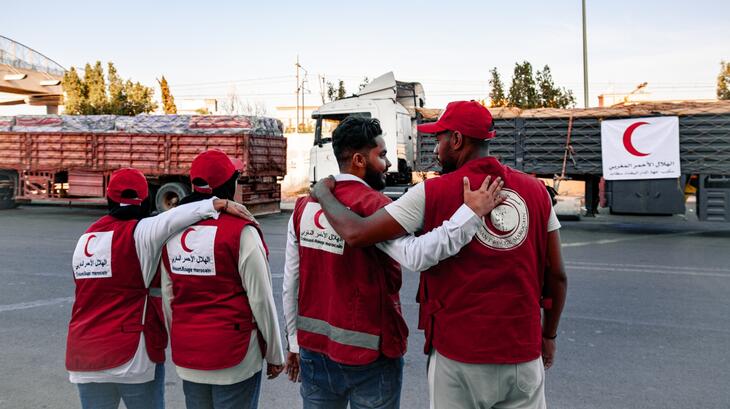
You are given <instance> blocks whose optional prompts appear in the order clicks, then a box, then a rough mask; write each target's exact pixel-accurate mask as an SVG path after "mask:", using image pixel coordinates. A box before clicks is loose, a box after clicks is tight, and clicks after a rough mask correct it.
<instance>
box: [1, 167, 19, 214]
mask: <svg viewBox="0 0 730 409" xmlns="http://www.w3.org/2000/svg"><path fill="white" fill-rule="evenodd" d="M17 184H18V174H17V173H16V172H15V171H14V170H0V209H12V208H14V207H15V206H17V203H15V186H17Z"/></svg>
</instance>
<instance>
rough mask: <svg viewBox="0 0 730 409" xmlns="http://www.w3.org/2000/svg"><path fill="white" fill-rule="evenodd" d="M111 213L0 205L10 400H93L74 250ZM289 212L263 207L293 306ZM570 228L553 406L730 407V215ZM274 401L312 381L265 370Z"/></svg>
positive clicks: (417, 367)
mask: <svg viewBox="0 0 730 409" xmlns="http://www.w3.org/2000/svg"><path fill="white" fill-rule="evenodd" d="M102 214H103V212H102V211H100V210H93V209H67V208H49V207H21V208H18V209H13V210H6V211H0V260H1V261H0V280H1V282H2V283H3V285H2V286H0V345H2V347H0V408H8V409H20V408H34V409H35V408H74V407H79V404H78V397H77V392H76V389H75V387H74V386H73V385H72V384H70V383H69V382H68V376H67V373H66V371H65V369H64V351H65V340H66V329H67V324H68V319H69V314H70V310H71V303H72V300H73V293H74V291H73V290H74V286H73V280H72V278H71V273H70V260H71V256H72V252H73V249H74V246H75V243H76V240H77V238H78V236H79V235H80V234H81V233H83V231H84V230H85V229H86V227H87V226H88V225H89V224H90V223H91V222H92V221H93V220H95V219H96V218H97V217H99V216H101V215H102ZM289 215H290V214H289V213H283V214H281V215H273V216H267V217H263V218H261V220H260V221H261V223H262V226H263V229H264V232H265V235H266V240H267V242H268V245H269V248H270V250H271V258H270V259H271V268H272V273H273V281H274V288H275V298H276V301H277V304H278V306H279V307H281V282H282V274H283V265H284V245H285V240H286V236H285V233H286V223H287V220H288V217H289ZM561 234H562V238H563V243H564V249H563V252H564V257H565V260H566V265H567V268H568V274H569V294H568V304H567V307H566V310H565V312H564V315H563V319H562V322H561V325H560V331H559V337H558V354H557V361H556V364H555V366H554V367H553V368H552V369H550V370H549V371H548V372H547V396H548V403H549V406H550V407H552V408H662V409H665V408H722V409H728V408H730V386H729V385H730V302H728V294H730V225H728V224H706V223H701V222H697V221H694V220H691V218H690V220H687V219H684V218H679V217H672V218H631V217H615V216H603V217H599V218H597V219H584V220H583V221H574V222H563V229H562V230H561ZM416 286H417V276H416V274H414V273H412V272H405V273H404V287H403V290H402V293H401V294H402V299H403V302H404V312H405V315H406V320H407V322H408V324H409V326H410V328H411V337H410V339H409V351H408V354H407V355H406V367H405V375H404V386H403V399H402V407H403V408H426V407H428V394H427V386H426V381H425V362H426V359H425V356H424V355H423V354H422V353H421V349H422V341H423V335H422V333H420V332H419V331H417V330H416V328H415V327H416V325H415V324H416V312H417V305H416V304H415V302H414V298H415V291H416ZM280 311H281V310H280ZM282 322H283V320H282ZM181 385H182V384H181V381H180V380H179V378H178V377H177V376H176V375H175V373H174V370H173V369H172V368H171V366H170V365H168V369H167V377H166V398H167V407H168V408H183V407H184V403H183V402H184V401H183V393H182V386H181ZM260 407H261V408H294V407H301V403H300V399H299V392H298V386H297V385H294V384H292V383H290V382H288V381H287V380H286V379H285V378H284V376H281V377H280V378H279V379H276V380H274V381H266V380H265V381H264V385H263V390H262V394H261V404H260Z"/></svg>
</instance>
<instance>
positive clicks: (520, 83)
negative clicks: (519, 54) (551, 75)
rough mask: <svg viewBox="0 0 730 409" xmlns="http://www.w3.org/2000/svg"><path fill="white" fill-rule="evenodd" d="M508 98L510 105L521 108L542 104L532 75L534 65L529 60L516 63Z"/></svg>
mask: <svg viewBox="0 0 730 409" xmlns="http://www.w3.org/2000/svg"><path fill="white" fill-rule="evenodd" d="M507 100H508V101H509V106H513V107H519V108H528V109H529V108H537V107H538V106H539V105H540V98H539V95H538V93H537V89H536V88H535V80H534V79H533V77H532V65H531V64H530V63H529V62H527V61H523V62H522V64H519V63H515V69H514V73H513V74H512V85H510V87H509V96H508V97H507Z"/></svg>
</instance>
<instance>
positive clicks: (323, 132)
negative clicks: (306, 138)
mask: <svg viewBox="0 0 730 409" xmlns="http://www.w3.org/2000/svg"><path fill="white" fill-rule="evenodd" d="M348 116H357V117H360V118H370V117H372V115H370V112H348V113H346V114H330V115H317V116H313V118H314V119H316V120H317V126H316V128H315V131H314V144H315V145H319V144H323V143H329V142H332V132H333V131H334V130H335V128H337V125H339V124H340V122H342V121H343V120H344V119H345V118H347V117H348Z"/></svg>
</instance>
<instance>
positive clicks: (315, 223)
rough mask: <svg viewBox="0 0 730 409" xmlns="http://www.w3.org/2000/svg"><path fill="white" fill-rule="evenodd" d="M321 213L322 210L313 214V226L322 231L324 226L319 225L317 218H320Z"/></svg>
mask: <svg viewBox="0 0 730 409" xmlns="http://www.w3.org/2000/svg"><path fill="white" fill-rule="evenodd" d="M323 213H324V210H320V211H318V212H317V213H315V214H314V225H315V226H317V228H319V229H320V230H324V226H322V225H321V224H320V223H319V218H320V216H322V214H323Z"/></svg>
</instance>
